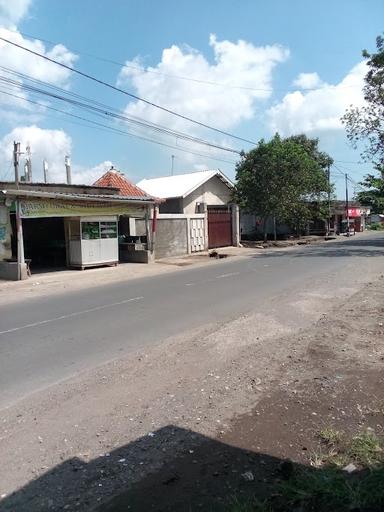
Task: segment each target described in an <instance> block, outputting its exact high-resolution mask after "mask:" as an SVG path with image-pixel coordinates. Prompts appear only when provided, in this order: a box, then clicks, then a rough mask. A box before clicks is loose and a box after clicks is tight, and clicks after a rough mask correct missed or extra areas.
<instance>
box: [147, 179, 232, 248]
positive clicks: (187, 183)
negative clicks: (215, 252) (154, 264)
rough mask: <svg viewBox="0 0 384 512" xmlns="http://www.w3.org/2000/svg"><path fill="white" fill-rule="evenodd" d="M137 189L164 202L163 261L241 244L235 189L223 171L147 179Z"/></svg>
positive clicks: (161, 216) (161, 213) (161, 217)
mask: <svg viewBox="0 0 384 512" xmlns="http://www.w3.org/2000/svg"><path fill="white" fill-rule="evenodd" d="M137 186H138V187H140V188H141V189H143V190H144V191H145V192H146V193H147V194H150V195H151V196H154V197H156V198H160V199H162V200H163V202H162V203H161V204H160V205H159V217H158V232H157V238H156V251H157V252H156V254H157V255H161V256H159V257H162V256H164V255H170V254H174V255H176V253H178V254H184V253H186V252H187V253H190V252H197V251H202V250H206V249H208V248H215V247H225V246H229V245H238V244H239V210H238V206H237V205H235V204H234V203H233V200H232V193H233V188H234V185H233V183H232V182H231V181H230V180H229V179H228V178H227V177H226V176H225V175H224V174H223V173H222V172H221V171H220V170H207V171H199V172H194V173H188V174H179V175H175V176H165V177H161V178H154V179H144V180H141V181H140V182H139V183H138V184H137ZM185 233H186V234H185ZM180 237H181V238H180ZM179 238H180V239H179Z"/></svg>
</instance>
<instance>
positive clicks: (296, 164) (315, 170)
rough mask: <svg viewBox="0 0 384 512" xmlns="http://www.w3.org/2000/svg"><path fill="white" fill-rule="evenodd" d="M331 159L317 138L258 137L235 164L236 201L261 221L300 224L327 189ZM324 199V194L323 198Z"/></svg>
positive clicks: (305, 221)
mask: <svg viewBox="0 0 384 512" xmlns="http://www.w3.org/2000/svg"><path fill="white" fill-rule="evenodd" d="M331 163H332V159H331V158H330V157H329V156H328V155H327V154H326V153H322V152H320V151H319V150H318V140H317V139H309V138H307V137H306V136H305V135H296V136H293V137H289V138H286V139H282V138H281V137H280V136H279V135H278V134H276V135H275V136H274V137H273V139H272V140H271V141H269V142H266V141H265V140H261V141H260V142H259V143H258V145H257V147H256V148H254V149H252V150H251V151H249V152H248V153H246V154H244V156H243V158H242V159H241V160H240V162H239V163H238V164H237V166H236V179H237V184H236V192H235V195H236V200H237V201H238V203H239V204H240V206H241V207H242V208H243V209H244V210H245V211H248V212H250V213H255V214H257V215H259V216H260V217H261V218H262V219H263V220H264V225H265V222H266V219H267V218H268V217H270V216H272V217H274V218H275V219H277V220H279V221H282V222H286V223H288V224H291V225H294V226H296V227H303V226H304V225H305V224H306V223H307V221H308V220H309V219H310V218H311V217H312V215H313V202H314V201H316V202H318V201H319V200H320V199H321V198H322V195H323V194H324V193H327V192H328V191H329V184H328V179H327V166H328V165H330V164H331ZM323 198H324V197H323Z"/></svg>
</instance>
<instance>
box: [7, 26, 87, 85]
mask: <svg viewBox="0 0 384 512" xmlns="http://www.w3.org/2000/svg"><path fill="white" fill-rule="evenodd" d="M0 36H1V37H3V38H4V39H8V40H10V41H12V42H14V43H17V44H19V45H21V46H24V47H26V48H28V49H30V50H32V51H35V52H37V53H41V54H43V55H46V56H47V57H50V58H52V59H55V60H57V61H59V62H61V63H63V64H66V65H68V66H72V65H73V64H74V62H75V61H76V59H77V56H76V55H75V54H74V53H72V52H70V51H69V50H68V49H67V48H66V47H65V46H63V45H62V44H57V45H55V46H54V47H53V48H52V49H51V50H49V51H48V50H47V49H46V47H45V45H44V43H42V42H41V41H37V40H32V39H27V38H25V37H24V36H22V35H21V34H20V33H19V32H17V31H13V30H8V29H7V28H4V27H0ZM0 62H1V65H2V66H3V67H6V68H10V69H12V70H15V71H18V72H21V73H24V74H26V75H29V76H31V77H33V78H37V79H38V80H43V81H45V82H49V83H51V84H54V85H59V86H61V87H63V86H64V87H65V86H67V85H68V79H69V77H70V74H71V72H70V71H69V70H67V69H65V68H62V67H60V66H57V65H56V64H54V63H52V62H49V61H46V60H44V59H42V58H41V57H38V56H36V55H32V54H31V53H29V52H26V51H25V50H22V49H20V48H17V47H15V46H12V45H10V44H9V43H6V42H4V41H0Z"/></svg>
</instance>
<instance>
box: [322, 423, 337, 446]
mask: <svg viewBox="0 0 384 512" xmlns="http://www.w3.org/2000/svg"><path fill="white" fill-rule="evenodd" d="M319 437H320V439H321V441H323V442H324V443H326V444H329V445H335V444H337V443H340V441H341V439H342V433H341V432H339V431H338V430H335V429H334V428H330V427H326V428H323V430H320V432H319Z"/></svg>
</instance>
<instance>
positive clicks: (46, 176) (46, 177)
mask: <svg viewBox="0 0 384 512" xmlns="http://www.w3.org/2000/svg"><path fill="white" fill-rule="evenodd" d="M43 171H44V183H48V162H47V161H46V160H43Z"/></svg>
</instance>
